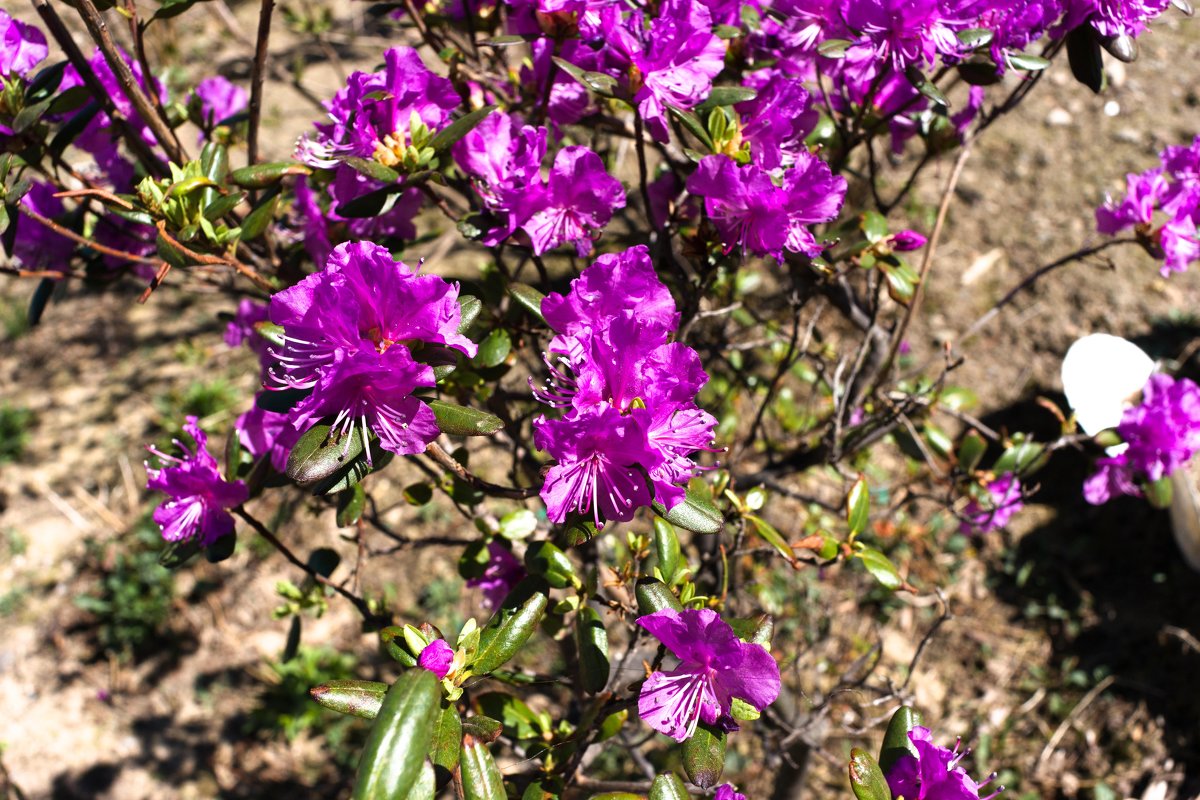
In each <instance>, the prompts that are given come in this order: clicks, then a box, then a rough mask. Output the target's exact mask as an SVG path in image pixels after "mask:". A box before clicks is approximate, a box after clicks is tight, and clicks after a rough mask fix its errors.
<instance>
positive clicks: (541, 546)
mask: <svg viewBox="0 0 1200 800" xmlns="http://www.w3.org/2000/svg"><path fill="white" fill-rule="evenodd" d="M525 567H526V568H527V569H528V570H529V572H530V574H532V575H541V576H542V577H543V578H545V579H546V582H547V583H549V584H550V585H551V586H553V587H554V588H555V589H562V588H565V587H567V586H579V585H580V583H579V578H578V577H577V576H576V575H575V565H574V564H572V563H571V559H569V558H567V554H566V553H564V552H563V551H562V550H560V549H559V548H558V547H557V546H556V545H555V544H554V543H552V542H533V543H532V544H530V545H529V547H527V548H526V549H525Z"/></svg>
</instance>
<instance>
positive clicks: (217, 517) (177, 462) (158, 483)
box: [146, 417, 249, 547]
mask: <svg viewBox="0 0 1200 800" xmlns="http://www.w3.org/2000/svg"><path fill="white" fill-rule="evenodd" d="M183 430H184V431H185V432H186V433H187V435H188V436H190V437H192V439H193V440H194V441H195V442H196V448H195V450H194V451H193V450H189V449H188V448H187V446H185V445H184V444H183V443H182V442H180V441H178V440H176V441H175V446H176V447H178V448H179V449H180V450H181V451H183V456H182V457H178V456H171V455H167V454H166V453H162V452H160V451H158V450H155V449H154V448H152V447H150V448H147V449H148V450H149V451H150V453H151V454H152V455H154V456H156V457H157V458H158V459H159V461H160V462H162V464H163V466H162V467H161V468H159V469H154V468H152V467H151V466H150V464H149V463H147V464H146V476H147V478H148V479H149V480H148V481H147V484H146V488H148V489H150V490H152V491H156V492H165V493H166V494H167V495H169V497H170V499H168V500H167V501H165V502H164V503H162V505H160V506H159V507H158V508H156V509H154V521H155V522H157V523H158V525H159V527H161V528H162V534H163V538H164V539H166V540H167V541H168V542H183V541H192V540H195V541H196V542H197V543H198V544H199V545H200V546H201V547H208V546H209V545H211V544H212V543H213V542H215V541H217V539H220V538H221V537H222V536H227V535H229V534H231V533H233V517H232V516H231V515H230V514H229V512H228V511H226V509H229V508H233V507H235V506H238V505H241V504H242V503H244V502H246V500H247V499H248V498H249V492H248V490H247V489H246V484H244V483H242V482H241V481H233V482H230V481H226V480H225V479H224V478H222V477H221V473H220V470H218V469H217V461H216V459H215V458H213V457H212V455H211V454H210V453H209V452H208V437H207V436H206V435H205V434H204V431H202V430H200V423H199V420H197V419H196V418H195V417H188V418H187V423H186V424H185V425H184V426H183Z"/></svg>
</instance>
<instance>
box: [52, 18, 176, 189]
mask: <svg viewBox="0 0 1200 800" xmlns="http://www.w3.org/2000/svg"><path fill="white" fill-rule="evenodd" d="M33 7H34V9H35V10H36V11H37V12H38V16H40V17H41V18H42V21H43V22H45V23H46V27H47V28H49V29H50V33H51V35H52V36H54V40H55V41H56V42H58V46H59V47H61V48H62V50H63V53H64V54H65V55H66V56H67V60H68V61H70V62H71V66H73V67H75V71H76V72H78V73H79V77H80V79H81V80H82V81H83V83H84V85H85V86H87V88H88V91H90V92H91V94H92V99H93V100H94V101H95V102H97V103H99V104H100V107H101V108H102V109H103V110H104V113H105V114H107V115H108V117H109V119H111V120H112V122H113V126H114V127H116V128H117V130H119V131H120V133H121V137H122V138H123V139H124V140H125V143H126V145H128V147H129V149H130V150H132V151H133V153H134V155H136V156H137V159H138V161H140V162H141V163H142V166H144V167H145V168H146V170H147V171H148V172H150V173H151V174H152V175H158V176H162V175H166V174H167V168H166V165H165V164H163V163H162V160H161V159H160V158H159V157H158V156H157V155H156V154H155V153H154V151H153V150H152V149H151V148H150V146H149V145H147V144H146V142H145V141H143V140H142V137H141V136H140V135H138V133H137V131H135V130H133V128H132V127H131V126H130V124H129V120H128V119H127V118H126V117H125V115H124V114H122V113H121V112H120V110H118V109H117V107H116V104H115V103H113V99H112V96H111V95H110V94H109V91H108V90H107V89H105V88H104V85H103V84H101V83H100V79H99V78H97V77H96V73H95V71H94V70H93V69H92V67H91V64H89V63H88V60H87V58H86V57H84V55H83V53H82V52H81V51H80V49H79V46H78V45H77V44H75V40H74V39H73V38H71V33H70V31H68V30H67V26H66V25H64V24H63V21H62V19H61V18H60V17H59V16H58V12H56V11H55V10H54V9H53V8H52V7H51V6H50V4H49V3H48V2H47V0H33Z"/></svg>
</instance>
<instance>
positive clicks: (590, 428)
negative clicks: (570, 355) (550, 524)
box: [533, 406, 659, 528]
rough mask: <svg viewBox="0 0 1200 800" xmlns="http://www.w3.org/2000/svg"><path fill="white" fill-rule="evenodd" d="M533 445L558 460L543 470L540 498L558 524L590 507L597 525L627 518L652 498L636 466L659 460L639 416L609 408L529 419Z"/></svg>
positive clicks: (550, 516) (548, 514)
mask: <svg viewBox="0 0 1200 800" xmlns="http://www.w3.org/2000/svg"><path fill="white" fill-rule="evenodd" d="M533 443H534V446H535V447H537V448H538V449H539V450H545V451H546V452H548V453H549V454H550V455H551V456H552V457H553V458H554V459H555V460H556V461H557V462H558V463H557V464H555V465H554V466H553V467H551V468H550V469H549V471H548V472H547V473H546V483H545V485H544V486H543V487H542V499H543V500H544V501H545V502H546V515H547V516H548V517H549V518H550V519H551V520H552V521H554V522H562V521H563V520H565V519H566V518H567V514H569V513H572V512H576V513H579V514H587V513H588V511H591V513H592V518H593V520H594V522H595V524H596V527H597V528H600V527H602V526H603V524H604V522H603V521H604V520H621V521H627V520H630V519H633V514H634V512H635V511H637V509H639V508H641V507H642V506H648V505H650V503H651V502H652V501H653V497H652V495H651V493H650V486H649V485H648V483H647V481H646V478H645V476H644V475H643V473H642V471H641V470H640V469H639V468H638V467H639V466H640V465H645V464H647V463H649V464H657V462H658V461H659V458H658V457H657V456H656V455H655V453H654V452H653V451H652V450H651V449H650V447H649V444H648V443H647V441H646V433H645V430H644V429H643V428H642V426H641V425H640V424H639V420H638V419H637V418H635V417H633V416H622V415H621V412H619V411H617V410H616V409H615V408H613V407H612V406H605V407H602V408H600V409H598V410H596V411H593V412H590V413H583V414H578V415H576V416H575V417H574V418H573V419H560V420H548V419H546V418H545V417H539V418H538V419H536V420H534V423H533Z"/></svg>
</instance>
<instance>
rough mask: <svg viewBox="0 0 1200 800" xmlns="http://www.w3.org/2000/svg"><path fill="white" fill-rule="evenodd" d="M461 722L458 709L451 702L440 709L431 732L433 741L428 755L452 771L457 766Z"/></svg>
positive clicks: (438, 764)
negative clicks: (435, 725) (435, 726)
mask: <svg viewBox="0 0 1200 800" xmlns="http://www.w3.org/2000/svg"><path fill="white" fill-rule="evenodd" d="M462 740H463V724H462V717H460V716H459V715H458V709H457V708H455V707H454V704H453V703H451V704H449V705H448V706H446V707H445V708H443V709H442V713H441V715H440V716H439V717H438V722H437V728H436V729H435V730H434V732H433V743H432V744H431V745H430V747H429V757H430V758H431V759H432V760H433V763H434V764H436V765H437V766H439V767H444V768H445V769H448V770H450V771H451V772H453V771H454V768H455V767H457V766H458V756H459V750H460V749H461V748H462Z"/></svg>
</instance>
